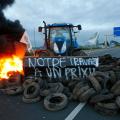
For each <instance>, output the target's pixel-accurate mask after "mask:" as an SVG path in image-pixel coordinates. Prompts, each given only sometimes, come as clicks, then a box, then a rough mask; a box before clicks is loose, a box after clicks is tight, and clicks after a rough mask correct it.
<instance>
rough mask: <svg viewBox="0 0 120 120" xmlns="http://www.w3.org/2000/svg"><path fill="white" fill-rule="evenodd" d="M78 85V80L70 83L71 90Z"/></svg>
mask: <svg viewBox="0 0 120 120" xmlns="http://www.w3.org/2000/svg"><path fill="white" fill-rule="evenodd" d="M77 83H78V80H73V81H70V83H69V84H68V87H69V89H70V90H73V89H74V87H75V85H76V84H77Z"/></svg>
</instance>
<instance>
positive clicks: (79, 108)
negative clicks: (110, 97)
mask: <svg viewBox="0 0 120 120" xmlns="http://www.w3.org/2000/svg"><path fill="white" fill-rule="evenodd" d="M85 105H86V103H80V104H79V105H78V106H77V107H76V108H75V109H74V110H73V111H72V112H71V113H70V114H69V115H68V116H67V118H65V120H73V119H74V118H75V116H76V115H77V114H78V113H79V112H80V111H81V110H82V108H83V107H84V106H85Z"/></svg>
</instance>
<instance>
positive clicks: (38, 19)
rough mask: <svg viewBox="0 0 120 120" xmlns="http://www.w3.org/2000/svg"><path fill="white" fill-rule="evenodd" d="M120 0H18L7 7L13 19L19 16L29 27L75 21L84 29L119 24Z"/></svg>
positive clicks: (110, 26) (7, 11) (8, 14)
mask: <svg viewBox="0 0 120 120" xmlns="http://www.w3.org/2000/svg"><path fill="white" fill-rule="evenodd" d="M119 6H120V1H119V0H100V1H98V0H61V1H59V0H44V1H42V0H34V1H33V0H16V4H14V5H13V6H12V7H11V8H8V9H7V10H6V11H5V15H6V16H7V17H9V18H10V19H16V18H17V19H20V21H21V22H22V24H23V26H25V28H27V29H32V28H33V27H37V26H38V25H40V24H41V23H42V21H43V20H45V21H47V22H48V23H53V22H72V23H74V24H78V23H80V24H82V25H83V28H85V29H95V28H98V29H99V28H100V29H102V28H103V29H105V28H112V27H113V26H119V25H120V21H119V16H120V12H119V11H120V7H119Z"/></svg>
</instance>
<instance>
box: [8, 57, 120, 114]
mask: <svg viewBox="0 0 120 120" xmlns="http://www.w3.org/2000/svg"><path fill="white" fill-rule="evenodd" d="M60 81H61V82H54V83H53V82H50V81H49V80H47V79H41V78H34V77H33V76H29V77H27V78H26V80H25V81H24V83H23V84H22V87H21V88H23V98H22V100H23V102H25V103H35V102H39V101H40V100H42V99H43V100H44V107H45V108H46V109H47V110H49V111H58V110H62V109H64V108H65V107H66V106H67V105H68V101H78V102H88V103H89V104H90V105H91V106H92V107H93V108H94V109H95V110H96V111H97V112H99V113H100V114H102V115H115V114H117V113H119V111H120V59H117V58H113V57H111V56H110V55H105V56H102V57H100V66H99V68H98V69H97V71H96V72H95V73H93V74H91V75H89V76H88V77H86V78H75V79H74V80H69V81H68V80H60ZM8 91H9V90H8ZM16 93H17V92H16Z"/></svg>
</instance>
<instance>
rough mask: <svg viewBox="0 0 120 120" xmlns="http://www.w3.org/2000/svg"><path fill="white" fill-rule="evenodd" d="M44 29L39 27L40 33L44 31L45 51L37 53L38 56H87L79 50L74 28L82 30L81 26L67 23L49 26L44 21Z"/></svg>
mask: <svg viewBox="0 0 120 120" xmlns="http://www.w3.org/2000/svg"><path fill="white" fill-rule="evenodd" d="M43 23H44V27H39V32H42V31H43V30H44V34H45V43H44V49H39V50H36V51H35V55H36V56H86V54H85V53H84V52H83V51H82V50H81V49H80V48H79V45H78V43H77V39H76V36H75V32H74V28H75V27H76V28H78V30H81V25H77V26H74V25H72V24H67V23H54V24H48V25H46V23H45V22H44V21H43Z"/></svg>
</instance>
